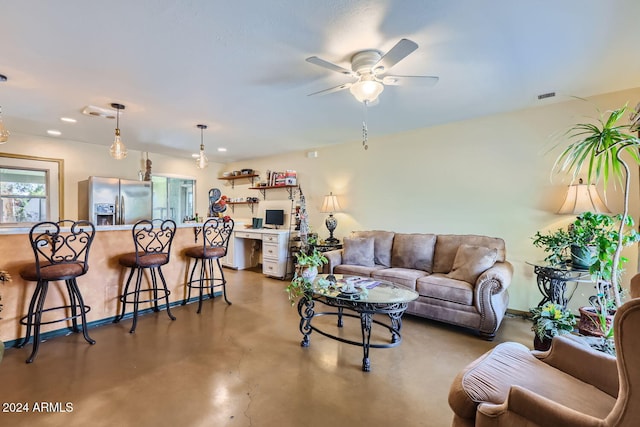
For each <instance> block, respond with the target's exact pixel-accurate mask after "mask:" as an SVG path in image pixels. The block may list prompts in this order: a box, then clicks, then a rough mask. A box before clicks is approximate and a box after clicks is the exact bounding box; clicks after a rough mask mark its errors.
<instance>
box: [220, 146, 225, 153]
mask: <svg viewBox="0 0 640 427" xmlns="http://www.w3.org/2000/svg"><path fill="white" fill-rule="evenodd" d="M218 151H220V152H221V153H224V152H225V151H227V149H226V148H224V147H220V148H218Z"/></svg>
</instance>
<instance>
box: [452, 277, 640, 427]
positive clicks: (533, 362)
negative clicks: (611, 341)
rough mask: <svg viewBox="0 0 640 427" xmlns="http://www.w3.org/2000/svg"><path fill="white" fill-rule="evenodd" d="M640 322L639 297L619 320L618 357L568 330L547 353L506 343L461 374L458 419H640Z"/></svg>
mask: <svg viewBox="0 0 640 427" xmlns="http://www.w3.org/2000/svg"><path fill="white" fill-rule="evenodd" d="M638 280H639V281H640V279H638ZM638 290H640V289H639V288H638V287H636V286H632V291H633V293H634V294H635V293H636V292H637V291H638ZM639 328H640V298H635V299H633V300H631V301H629V302H627V303H625V304H624V305H623V306H622V307H620V309H618V312H617V314H616V317H615V320H614V330H615V342H616V351H617V357H616V358H614V357H612V356H607V355H605V354H603V353H599V352H597V351H595V350H592V349H591V348H590V347H587V346H585V345H584V344H582V343H580V342H579V341H577V340H575V339H571V338H569V337H566V336H557V337H555V338H554V339H553V345H552V348H551V350H549V351H548V352H544V353H540V352H535V351H533V352H532V351H528V349H526V347H524V346H522V345H520V344H517V343H503V344H500V345H498V346H497V347H495V348H494V349H493V350H491V351H490V352H488V353H487V354H485V355H484V356H482V357H481V358H480V359H478V360H476V361H475V362H473V363H471V364H470V365H469V366H467V368H465V369H464V370H463V371H462V372H460V374H458V376H457V377H456V379H455V380H454V382H453V384H452V386H451V390H450V393H449V405H450V406H451V408H452V409H453V411H454V413H455V415H454V420H453V426H527V427H533V426H540V427H547V426H569V427H571V426H575V427H585V426H586V427H588V426H599V427H608V426H611V427H613V426H621V427H622V426H629V427H631V426H640V404H638V403H639V402H640V338H639V337H638V333H639V332H638V331H639Z"/></svg>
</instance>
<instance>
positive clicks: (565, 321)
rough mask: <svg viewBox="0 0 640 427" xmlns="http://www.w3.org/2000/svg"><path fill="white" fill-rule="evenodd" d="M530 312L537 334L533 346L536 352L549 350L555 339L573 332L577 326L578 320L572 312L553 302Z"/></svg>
mask: <svg viewBox="0 0 640 427" xmlns="http://www.w3.org/2000/svg"><path fill="white" fill-rule="evenodd" d="M530 311H531V320H533V325H532V326H531V330H532V331H533V332H534V333H535V337H534V340H533V346H534V348H535V349H536V350H541V351H545V350H549V348H550V347H551V340H552V339H553V337H555V336H556V335H560V334H568V333H570V332H573V328H574V326H575V325H576V318H575V316H574V315H573V313H571V311H569V310H566V309H564V308H562V306H560V305H558V304H554V303H552V302H548V303H546V304H544V305H543V306H542V307H534V308H532V309H531V310H530Z"/></svg>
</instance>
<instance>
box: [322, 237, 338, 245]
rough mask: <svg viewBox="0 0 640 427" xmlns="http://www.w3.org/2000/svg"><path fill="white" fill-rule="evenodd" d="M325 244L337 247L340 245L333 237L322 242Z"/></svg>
mask: <svg viewBox="0 0 640 427" xmlns="http://www.w3.org/2000/svg"><path fill="white" fill-rule="evenodd" d="M324 242H325V243H330V244H332V245H337V244H338V243H340V240H338V239H336V238H335V237H333V236H332V237H329V238H328V239H325V240H324Z"/></svg>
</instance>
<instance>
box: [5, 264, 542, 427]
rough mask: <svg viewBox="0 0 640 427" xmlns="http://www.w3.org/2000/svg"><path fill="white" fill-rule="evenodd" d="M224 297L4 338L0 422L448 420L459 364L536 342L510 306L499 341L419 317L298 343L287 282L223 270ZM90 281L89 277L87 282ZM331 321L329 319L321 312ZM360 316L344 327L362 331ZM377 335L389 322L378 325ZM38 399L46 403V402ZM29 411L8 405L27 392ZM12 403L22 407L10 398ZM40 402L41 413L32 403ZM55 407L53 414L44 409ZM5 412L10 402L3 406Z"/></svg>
mask: <svg viewBox="0 0 640 427" xmlns="http://www.w3.org/2000/svg"><path fill="white" fill-rule="evenodd" d="M225 273H226V274H227V279H228V281H229V284H228V287H227V289H228V295H229V299H230V300H231V301H232V302H233V305H231V306H228V305H227V304H226V303H225V302H224V300H223V299H222V297H218V298H215V299H214V300H208V301H205V303H204V306H203V310H202V313H201V314H200V315H197V314H196V313H195V311H196V308H197V307H196V305H194V304H190V305H187V306H185V307H181V306H180V307H175V308H174V309H172V311H173V314H174V315H175V316H176V317H177V320H176V321H173V322H172V321H171V320H169V318H168V317H167V315H166V313H165V312H160V313H151V314H147V315H145V316H143V317H141V318H140V319H139V321H138V329H137V331H136V333H135V334H129V328H130V325H131V320H126V321H123V322H121V323H120V324H113V325H107V326H101V327H98V328H94V329H92V330H91V331H90V334H91V337H92V338H93V339H95V340H96V341H97V343H96V344H95V345H93V346H90V345H89V344H87V343H86V342H85V341H84V339H83V338H82V335H81V334H73V335H69V336H66V337H58V338H54V339H51V340H49V341H47V342H45V343H43V344H42V345H41V347H40V354H39V355H38V357H37V358H36V360H35V362H34V363H33V364H30V365H27V364H26V363H25V359H26V358H27V356H28V355H29V353H30V351H31V346H30V345H29V346H27V347H25V348H23V349H15V348H11V349H7V351H6V352H5V356H4V360H3V361H2V362H1V363H0V402H2V403H3V408H2V409H3V411H2V412H0V425H1V426H14V427H18V426H38V427H39V426H61V425H64V426H109V427H112V426H202V427H205V426H206V427H210V426H238V427H246V426H251V427H262V426H267V427H270V426H281V427H288V426H291V427H303V426H305V427H306V426H309V427H313V426H323V427H324V426H332V427H342V426H372V427H375V426H399V427H408V426H448V425H450V424H451V418H452V413H451V410H450V409H449V406H448V404H447V393H448V389H449V385H450V383H451V380H452V379H453V377H454V376H455V374H456V373H457V372H458V371H459V370H460V369H461V368H463V367H464V366H465V365H466V364H467V363H469V362H470V361H472V360H473V359H475V358H476V357H478V356H479V355H481V354H482V353H484V352H485V351H487V350H488V349H490V348H492V347H493V346H495V345H496V344H497V343H499V342H502V341H518V342H522V343H523V344H525V345H528V346H531V342H532V332H530V330H529V327H530V322H528V321H526V320H523V319H520V318H514V317H511V318H507V319H505V321H504V322H503V324H502V327H501V328H500V330H499V332H498V336H497V337H496V339H495V341H493V342H487V341H483V340H481V339H479V338H477V337H476V336H474V335H472V334H470V333H468V332H467V331H464V330H461V329H458V328H454V327H451V326H447V325H443V324H439V323H436V322H432V321H428V320H425V319H421V318H416V317H412V316H405V317H404V325H403V330H402V332H403V334H402V335H403V342H402V343H401V345H400V346H399V347H396V348H391V349H372V350H371V353H370V358H371V367H372V369H371V372H368V373H366V372H362V370H361V363H362V348H361V347H356V346H351V345H347V344H341V343H339V342H337V341H334V340H331V339H329V338H326V337H323V336H321V335H319V334H317V333H312V335H311V346H310V347H309V348H302V347H300V340H301V334H300V332H299V330H298V325H299V316H298V313H297V310H296V309H295V308H292V307H291V306H290V304H289V301H288V300H287V296H286V293H285V292H284V287H285V285H286V282H283V281H279V280H273V279H268V278H266V277H264V276H262V275H261V274H259V273H255V272H251V271H233V270H225ZM80 286H81V287H82V285H80ZM316 320H317V321H318V324H320V323H319V322H320V321H321V320H322V322H323V323H324V324H325V326H326V328H333V327H334V326H333V323H332V322H334V321H335V320H334V319H332V318H327V317H325V318H318V319H315V320H314V324H316V323H315V322H316ZM359 327H360V326H359V321H358V320H357V319H348V320H347V321H346V324H345V328H344V330H343V331H341V332H340V335H342V336H345V337H351V338H353V339H355V340H359V339H360V330H359ZM374 338H377V341H378V342H380V341H385V340H388V338H389V337H388V333H385V331H384V330H383V329H378V330H376V328H375V327H374ZM42 402H52V403H53V405H52V407H50V408H46V407H44V408H43V405H42ZM24 403H26V404H28V405H29V412H28V413H24V412H23V413H11V411H15V410H16V409H17V406H19V405H20V404H24ZM14 404H17V405H14ZM34 409H35V411H34ZM47 409H49V410H50V409H54V410H56V411H58V410H60V409H61V410H62V411H58V412H48V410H47ZM6 411H10V412H6Z"/></svg>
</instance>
